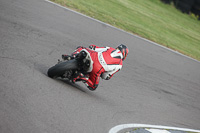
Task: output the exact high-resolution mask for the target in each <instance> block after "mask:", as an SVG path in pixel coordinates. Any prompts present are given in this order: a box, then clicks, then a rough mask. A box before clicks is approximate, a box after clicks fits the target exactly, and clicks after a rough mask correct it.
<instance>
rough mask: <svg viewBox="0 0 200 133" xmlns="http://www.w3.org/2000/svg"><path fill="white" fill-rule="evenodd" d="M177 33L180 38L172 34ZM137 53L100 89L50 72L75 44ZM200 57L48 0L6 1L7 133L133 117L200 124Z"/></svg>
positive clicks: (106, 125) (2, 42)
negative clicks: (193, 57) (54, 76)
mask: <svg viewBox="0 0 200 133" xmlns="http://www.w3.org/2000/svg"><path fill="white" fill-rule="evenodd" d="M172 39H173V38H172ZM120 43H124V44H126V45H127V46H128V47H129V49H130V54H129V55H128V57H127V60H126V61H125V62H124V67H123V69H122V70H121V71H120V72H119V73H117V74H116V75H115V76H114V77H113V78H112V79H111V80H110V81H103V80H101V81H100V85H99V87H98V88H97V90H96V91H94V92H91V91H89V90H88V89H87V88H86V87H85V85H83V84H81V83H78V84H75V85H74V84H71V83H69V82H65V81H59V80H54V79H51V78H49V77H47V74H46V72H47V70H48V68H49V67H51V66H53V65H54V64H55V63H56V62H57V59H58V58H60V56H61V54H63V53H71V52H72V51H73V50H74V49H75V48H76V46H79V45H84V46H89V45H90V44H96V45H100V46H111V47H116V46H117V45H118V44H120ZM199 95H200V63H199V62H197V61H194V60H191V59H189V58H186V57H184V56H181V55H179V54H177V53H174V52H171V51H169V50H167V49H164V48H162V47H159V46H156V45H154V44H152V43H150V42H148V41H145V40H143V39H141V38H137V37H135V36H133V35H130V34H127V33H125V32H122V31H120V30H117V29H115V28H111V27H109V26H107V25H105V24H103V23H99V22H96V21H94V20H91V19H88V18H86V17H84V16H81V15H78V14H76V13H73V12H71V11H68V10H66V9H64V8H61V7H58V6H56V5H53V4H50V3H48V2H46V1H44V0H0V133H46V132H47V133H55V132H60V133H63V132H66V133H79V132H81V133H106V132H108V131H109V130H110V129H111V128H112V127H114V126H116V125H119V124H126V123H143V124H153V125H165V126H173V127H181V128H192V129H199V128H200V96H199Z"/></svg>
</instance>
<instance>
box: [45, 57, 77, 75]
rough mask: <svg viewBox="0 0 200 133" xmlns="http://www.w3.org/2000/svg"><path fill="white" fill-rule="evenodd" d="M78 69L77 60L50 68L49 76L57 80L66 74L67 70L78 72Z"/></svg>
mask: <svg viewBox="0 0 200 133" xmlns="http://www.w3.org/2000/svg"><path fill="white" fill-rule="evenodd" d="M76 69H78V62H77V60H76V59H73V60H69V61H65V62H61V63H59V64H56V65H55V66H53V67H51V68H49V70H48V72H47V74H48V76H49V77H50V78H56V77H60V76H62V75H63V74H65V72H66V71H67V70H76Z"/></svg>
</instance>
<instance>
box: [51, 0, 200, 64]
mask: <svg viewBox="0 0 200 133" xmlns="http://www.w3.org/2000/svg"><path fill="white" fill-rule="evenodd" d="M51 1H52V2H55V3H58V4H60V5H62V6H66V7H69V8H71V9H74V10H76V11H78V12H81V13H83V14H86V15H88V16H90V17H93V18H95V19H98V20H101V21H103V22H105V23H108V24H110V25H113V26H115V27H118V28H120V29H123V30H125V31H128V32H131V33H133V34H137V35H139V36H141V37H144V38H147V39H149V40H152V41H154V42H156V43H159V44H161V45H164V46H166V47H168V48H171V49H173V50H176V51H178V52H180V53H183V54H185V55H188V56H190V57H192V58H195V59H197V60H199V61H200V21H198V20H197V19H196V18H195V17H193V16H192V15H187V14H183V13H181V12H180V11H178V10H177V9H176V8H175V7H174V6H173V5H166V4H164V3H162V2H160V1H159V0H51Z"/></svg>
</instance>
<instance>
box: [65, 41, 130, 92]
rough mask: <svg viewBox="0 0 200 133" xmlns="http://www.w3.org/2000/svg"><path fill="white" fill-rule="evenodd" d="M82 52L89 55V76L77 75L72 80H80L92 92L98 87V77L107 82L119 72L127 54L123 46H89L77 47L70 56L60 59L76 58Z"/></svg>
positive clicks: (126, 49)
mask: <svg viewBox="0 0 200 133" xmlns="http://www.w3.org/2000/svg"><path fill="white" fill-rule="evenodd" d="M82 51H85V52H86V53H87V54H89V55H90V59H91V65H90V68H89V70H88V71H87V72H88V73H89V74H88V75H84V74H82V73H79V74H78V75H77V77H75V78H74V79H73V82H75V81H77V80H81V81H83V83H85V85H86V86H87V87H88V88H89V89H90V90H92V91H93V90H95V89H96V88H97V87H98V84H99V79H100V77H101V78H102V79H105V80H109V79H111V78H112V77H113V75H114V74H115V73H116V72H118V71H119V70H121V68H122V65H123V61H124V60H125V59H126V56H127V54H128V48H127V47H126V46H125V45H123V44H121V45H119V46H118V47H117V48H116V49H115V48H112V47H98V46H96V45H90V46H89V48H85V47H82V46H79V47H78V48H77V49H76V50H75V51H74V53H72V55H71V56H69V55H62V58H63V59H64V60H68V59H69V58H73V57H75V56H77V55H78V54H79V53H80V52H82Z"/></svg>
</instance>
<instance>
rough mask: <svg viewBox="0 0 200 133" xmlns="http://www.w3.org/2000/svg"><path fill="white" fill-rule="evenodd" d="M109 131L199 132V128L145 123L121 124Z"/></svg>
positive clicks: (135, 132) (114, 132)
mask: <svg viewBox="0 0 200 133" xmlns="http://www.w3.org/2000/svg"><path fill="white" fill-rule="evenodd" d="M109 133H200V130H194V129H187V128H178V127H167V126H158V125H147V124H122V125H118V126H115V127H113V128H111V129H110V131H109Z"/></svg>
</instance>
